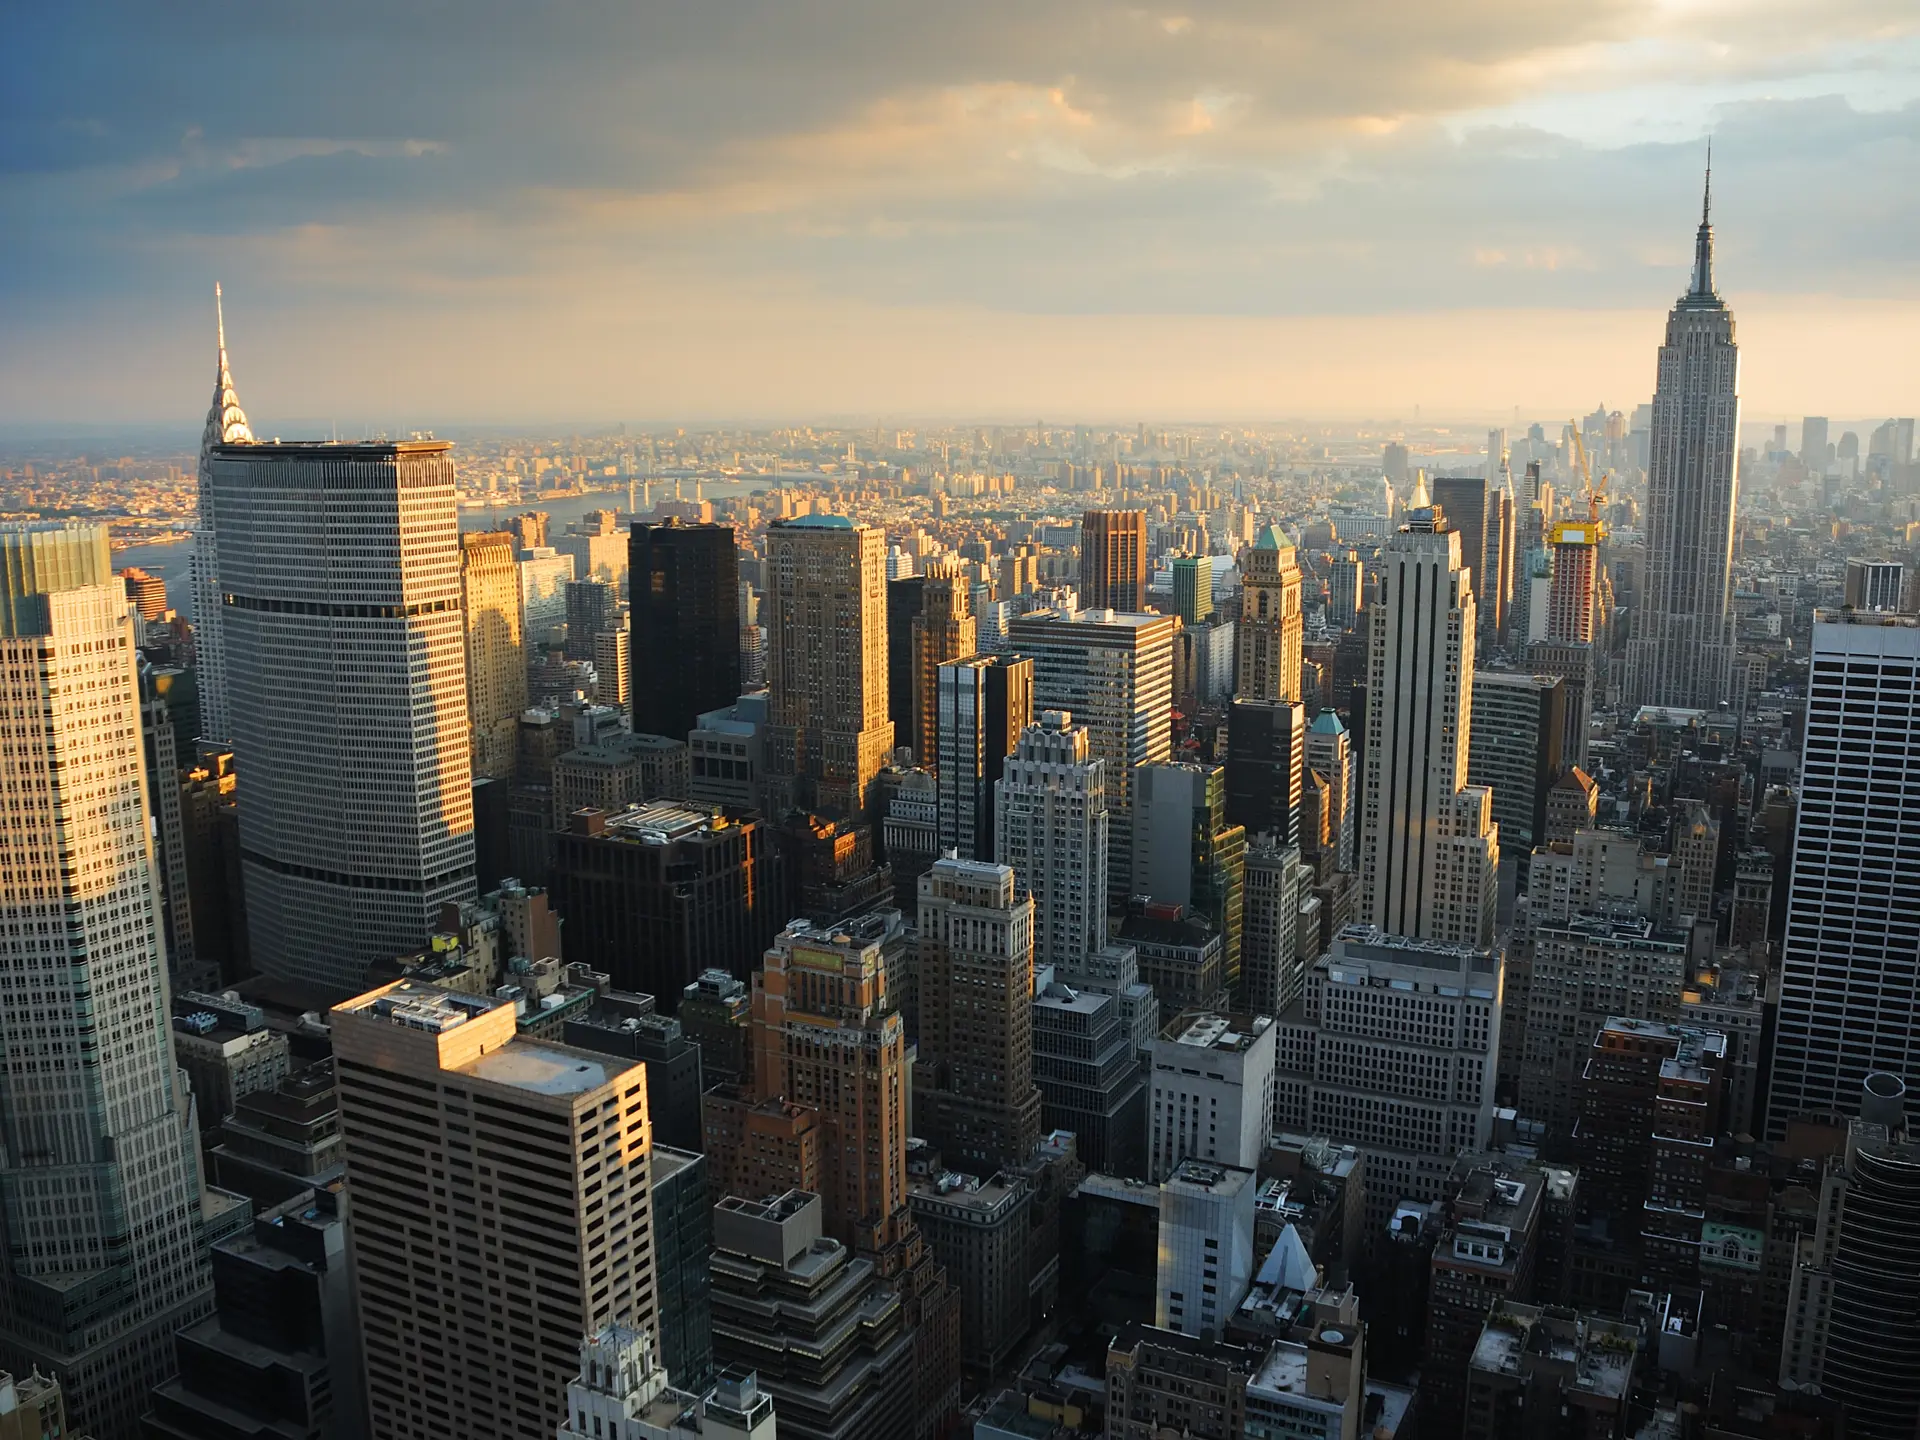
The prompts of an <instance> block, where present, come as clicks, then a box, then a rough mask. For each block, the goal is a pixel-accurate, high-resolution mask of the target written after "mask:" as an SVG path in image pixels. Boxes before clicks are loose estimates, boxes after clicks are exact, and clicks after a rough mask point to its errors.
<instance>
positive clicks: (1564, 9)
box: [0, 0, 1920, 433]
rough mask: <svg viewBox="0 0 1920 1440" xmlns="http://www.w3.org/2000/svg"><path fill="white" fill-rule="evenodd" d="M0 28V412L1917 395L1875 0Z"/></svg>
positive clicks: (1908, 14) (154, 417) (1105, 414)
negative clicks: (1677, 388)
mask: <svg viewBox="0 0 1920 1440" xmlns="http://www.w3.org/2000/svg"><path fill="white" fill-rule="evenodd" d="M9 8H10V12H11V13H10V18H9V20H8V22H7V26H8V36H9V39H8V43H7V44H6V45H5V46H4V47H0V196H4V202H3V203H4V212H5V220H6V223H5V224H4V225H0V422H6V423H14V424H20V423H31V424H56V423H65V422H71V421H77V420H89V421H106V422H119V421H125V422H141V423H147V422H162V423H168V424H172V423H180V424H185V425H193V424H195V423H196V422H197V417H198V416H199V415H200V414H201V413H203V412H204V409H205V405H206V392H207V389H208V384H209V382H210V379H211V366H212V355H211V351H212V328H213V319H212V288H213V282H214V280H215V279H216V278H218V279H220V280H222V281H224V283H225V286H226V293H227V306H228V309H227V319H228V332H229V341H230V343H231V347H232V351H233V361H234V367H235V373H236V377H237V380H238V383H239V386H240V392H241V395H242V398H243V400H244V402H245V403H246V405H247V407H248V409H249V411H250V412H251V413H253V415H254V416H255V419H256V421H257V422H259V423H261V424H265V425H268V426H272V425H284V426H286V427H288V428H289V431H290V433H291V430H292V428H293V427H297V426H299V425H301V424H312V423H314V422H319V423H324V422H325V421H326V420H328V419H332V420H335V421H337V422H338V423H339V425H340V427H341V429H342V431H343V432H347V431H354V432H358V431H359V430H360V429H361V428H363V427H380V428H393V427H401V426H406V427H414V426H433V425H442V426H450V425H454V424H457V423H462V422H474V421H497V422H501V423H506V422H515V421H539V420H569V421H580V422H591V421H596V420H599V421H611V420H621V419H624V420H678V419H685V420H702V419H716V418H739V419H780V418H818V417H825V416H828V415H847V416H856V417H865V416H886V417H891V418H896V419H909V418H914V417H923V418H933V417H947V416H952V417H980V418H988V417H1007V418H1032V417H1035V416H1044V417H1046V418H1049V419H1061V420H1098V419H1109V418H1110V419H1116V420H1126V421H1131V420H1132V419H1134V418H1137V417H1146V418H1150V419H1158V420H1163V421H1172V420H1179V419H1248V420H1255V419H1269V418H1284V417H1302V416H1324V417H1330V418H1331V417H1342V416H1360V415H1371V416H1377V417H1387V416H1396V415H1398V416H1408V417H1410V416H1411V414H1412V411H1413V407H1414V406H1416V405H1417V406H1420V407H1422V413H1423V414H1425V415H1427V416H1429V417H1439V416H1443V415H1445V416H1454V417H1459V418H1461V419H1475V418H1480V417H1487V418H1496V419H1509V418H1511V415H1512V412H1513V410H1514V407H1516V406H1517V407H1519V408H1520V410H1521V412H1522V413H1523V414H1524V415H1525V416H1526V417H1527V418H1535V417H1536V415H1539V414H1561V413H1565V412H1567V411H1568V410H1569V408H1570V407H1578V408H1580V409H1582V410H1585V409H1591V408H1592V406H1593V405H1595V404H1598V403H1605V404H1607V405H1609V406H1610V407H1618V408H1623V409H1630V408H1631V407H1632V406H1633V405H1634V404H1636V403H1639V402H1641V401H1643V400H1645V399H1646V398H1647V395H1648V393H1649V392H1650V391H1651V389H1652V385H1653V358H1654V357H1653V351H1654V347H1655V346H1656V345H1657V344H1658V342H1659V336H1660V330H1661V325H1662V322H1663V319H1664V314H1665V311H1666V308H1667V306H1668V305H1670V304H1671V303H1672V300H1673V298H1674V296H1675V295H1676V294H1678V293H1679V291H1680V290H1681V289H1682V288H1683V287H1684V282H1685V278H1686V269H1687V263H1688V259H1689V256H1690V253H1691V247H1692V242H1693V228H1694V226H1695V224H1696V223H1697V220H1698V215H1699V205H1700V184H1701V166H1702V162H1703V160H1704V151H1705V137H1706V136H1707V134H1708V133H1709V131H1711V133H1712V135H1713V143H1714V220H1715V224H1716V230H1717V235H1718V255H1719V265H1718V278H1719V281H1720V288H1721V290H1722V292H1723V293H1725V294H1726V295H1727V296H1728V298H1729V299H1730V301H1731V302H1732V304H1733V305H1734V307H1735V311H1736V314H1737V316H1738V320H1739V327H1740V330H1739V338H1740V340H1741V344H1742V358H1743V367H1744V375H1743V385H1742V390H1743V395H1744V400H1745V407H1746V410H1747V413H1748V415H1749V417H1752V418H1760V417H1762V416H1767V415H1779V416H1781V417H1782V418H1786V417H1788V416H1797V415H1799V414H1800V413H1801V412H1803V411H1811V412H1815V413H1820V412H1830V413H1833V414H1835V415H1868V414H1876V413H1882V414H1896V413H1904V414H1912V413H1914V411H1915V409H1916V408H1920V345H1917V344H1916V338H1915V337H1916V335H1920V4H1915V3H1914V0H1819V3H1813V0H1717V3H1716V0H1578V3H1569V0H1458V3H1450V0H1342V3H1338V4H1332V3H1325V0H1314V3H1303V0H1286V3H1265V4H1262V3H1253V0H1239V3H1220V4H1201V3H1185V4H1180V5H1168V6H1158V7H1152V6H1149V7H1130V6H1125V5H1111V4H1097V3H1091V0H970V3H963V4H952V3H948V4H941V5H930V4H924V3H918V0H754V3H748V0H634V3H627V4H594V3H582V4H568V5H558V4H556V5H530V4H506V3H481V0H464V3H452V0H448V3H438V4H422V3H401V0H382V3H365V0H332V3H328V4H297V5H296V4H285V5H259V4H246V5H242V4H237V3H236V4H217V5H216V4H152V3H143V4H135V3H126V4H120V5H107V4H93V3H84V0H83V3H75V4H70V5H69V4H62V5H47V6H36V7H31V8H29V7H26V6H24V5H15V6H11V7H9Z"/></svg>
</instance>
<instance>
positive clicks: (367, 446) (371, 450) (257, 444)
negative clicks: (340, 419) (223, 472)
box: [212, 440, 453, 460]
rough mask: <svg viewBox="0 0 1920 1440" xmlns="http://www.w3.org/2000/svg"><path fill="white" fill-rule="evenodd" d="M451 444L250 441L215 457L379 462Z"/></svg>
mask: <svg viewBox="0 0 1920 1440" xmlns="http://www.w3.org/2000/svg"><path fill="white" fill-rule="evenodd" d="M451 449H453V442H452V441H451V440H254V441H251V442H244V443H240V444H225V445H215V446H214V447H213V452H212V453H214V454H215V455H223V456H226V457H227V458H229V459H236V460H243V459H246V458H247V457H249V456H255V455H270V456H273V455H330V456H338V457H340V458H341V459H344V460H380V459H385V458H387V457H388V456H392V455H438V454H440V453H441V452H443V451H446V450H451Z"/></svg>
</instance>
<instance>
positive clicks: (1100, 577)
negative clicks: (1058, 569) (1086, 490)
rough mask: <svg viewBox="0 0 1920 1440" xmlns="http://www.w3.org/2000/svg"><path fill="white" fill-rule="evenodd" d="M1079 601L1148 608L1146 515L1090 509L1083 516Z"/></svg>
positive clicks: (1128, 610) (1132, 610)
mask: <svg viewBox="0 0 1920 1440" xmlns="http://www.w3.org/2000/svg"><path fill="white" fill-rule="evenodd" d="M1080 603H1081V604H1082V605H1084V606H1086V607H1087V608H1088V609H1089V610H1118V611H1121V612H1122V613H1125V614H1137V613H1139V612H1140V611H1142V610H1145V609H1146V608H1147V517H1146V514H1145V512H1144V511H1140V510H1089V511H1087V512H1086V514H1084V515H1082V516H1081V517H1080Z"/></svg>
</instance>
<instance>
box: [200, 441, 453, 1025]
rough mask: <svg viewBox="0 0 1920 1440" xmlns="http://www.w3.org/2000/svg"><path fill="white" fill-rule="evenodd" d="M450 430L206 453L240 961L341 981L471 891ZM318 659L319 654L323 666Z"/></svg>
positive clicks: (411, 945)
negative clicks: (226, 700) (247, 953)
mask: <svg viewBox="0 0 1920 1440" xmlns="http://www.w3.org/2000/svg"><path fill="white" fill-rule="evenodd" d="M451 451H452V446H451V445H450V444H449V443H448V442H446V441H439V440H430V441H407V442H400V443H384V442H383V443H366V444H342V445H333V444H324V443H294V444H273V445H265V444H251V445H234V446H218V447H215V450H214V452H213V464H212V506H213V513H214V518H215V526H216V532H217V535H218V541H217V544H218V565H219V577H220V603H221V607H222V620H221V627H222V641H221V643H222V645H223V647H224V649H225V654H226V666H227V676H228V685H229V691H230V713H231V717H232V731H233V748H234V758H235V762H236V764H237V766H238V768H239V770H240V772H241V773H242V774H243V775H244V776H245V777H246V780H245V783H243V784H242V785H241V787H240V790H239V798H240V845H241V869H242V872H243V874H244V877H245V884H246V895H247V924H248V931H249V940H250V944H251V946H252V954H253V963H254V964H255V966H256V967H258V968H259V970H260V971H261V972H262V973H264V974H267V975H271V976H274V977H276V978H279V979H283V980H296V981H302V982H305V983H308V984H311V985H314V986H317V987H319V988H321V989H322V990H328V991H332V992H333V993H335V994H351V993H354V992H356V991H358V990H359V989H360V988H361V987H362V986H363V984H364V983H365V978H366V971H367V967H368V966H369V965H370V964H372V963H373V962H375V961H379V960H386V959H390V958H392V957H393V956H395V955H402V954H406V953H407V952H408V951H411V950H417V949H418V948H419V947H420V946H421V945H422V944H423V943H424V942H425V940H426V938H427V936H428V934H430V933H431V931H432V928H433V917H434V916H436V915H437V914H438V912H439V909H440V906H441V905H442V904H443V903H444V902H445V901H448V900H465V899H469V898H471V897H472V896H473V894H474V893H475V890H476V885H475V858H474V841H473V793H472V790H473V783H472V779H473V771H472V754H471V746H470V744H469V741H468V737H467V734H466V733H465V731H466V729H467V725H468V719H469V717H468V710H467V675H466V647H465V637H464V633H463V632H464V627H463V624H462V620H461V598H462V596H461V550H460V541H459V529H458V512H457V510H456V508H455V502H454V479H453V456H452V454H451ZM322 659H324V661H325V666H326V668H325V669H324V670H320V669H317V668H316V667H317V662H319V661H320V660H322Z"/></svg>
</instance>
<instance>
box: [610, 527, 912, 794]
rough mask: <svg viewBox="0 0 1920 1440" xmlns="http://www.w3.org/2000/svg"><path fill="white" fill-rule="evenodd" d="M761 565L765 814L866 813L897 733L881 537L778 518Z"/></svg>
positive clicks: (871, 531) (867, 530) (873, 531)
mask: <svg viewBox="0 0 1920 1440" xmlns="http://www.w3.org/2000/svg"><path fill="white" fill-rule="evenodd" d="M766 568H767V591H766V598H767V611H768V619H767V629H768V631H769V632H770V638H771V641H772V654H771V655H770V656H769V658H768V664H767V681H768V706H767V709H768V714H767V729H766V753H767V798H768V805H769V808H770V809H772V810H773V811H774V812H775V813H776V814H777V813H779V812H780V811H782V810H784V809H786V808H788V807H791V806H795V805H798V806H803V807H806V808H810V809H814V810H819V811H822V812H824V813H826V814H829V815H835V816H841V817H845V818H849V819H863V818H868V810H869V807H870V805H871V803H872V799H873V778H874V776H876V775H878V774H879V773H880V767H881V766H883V765H885V764H886V763H887V756H888V754H889V753H890V752H891V751H892V749H893V744H894V734H895V731H894V723H893V721H892V720H890V719H889V718H888V717H887V582H886V534H885V532H884V531H882V530H880V529H878V528H876V527H874V526H871V525H856V524H854V523H853V521H851V520H849V519H847V518H846V516H844V515H803V516H801V517H800V518H799V519H797V520H778V521H775V522H774V523H773V524H772V525H770V526H768V527H767V566H766ZM645 683H646V680H645V677H644V676H637V677H636V679H635V684H636V685H644V684H645Z"/></svg>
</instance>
